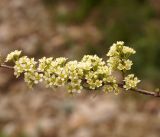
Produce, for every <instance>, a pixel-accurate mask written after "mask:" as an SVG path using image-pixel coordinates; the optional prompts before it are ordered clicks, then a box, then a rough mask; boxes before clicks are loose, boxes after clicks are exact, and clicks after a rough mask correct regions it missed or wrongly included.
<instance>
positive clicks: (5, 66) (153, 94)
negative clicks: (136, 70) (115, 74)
mask: <svg viewBox="0 0 160 137" xmlns="http://www.w3.org/2000/svg"><path fill="white" fill-rule="evenodd" d="M0 67H1V68H6V69H12V70H13V69H14V67H13V66H9V65H6V64H1V65H0ZM118 86H119V87H120V88H122V89H124V88H123V86H124V84H118ZM124 90H125V89H124ZM131 91H133V92H137V93H140V94H144V95H149V96H154V97H160V92H154V91H147V90H144V89H139V88H136V89H131Z"/></svg>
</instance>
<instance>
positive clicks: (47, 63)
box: [6, 42, 140, 94]
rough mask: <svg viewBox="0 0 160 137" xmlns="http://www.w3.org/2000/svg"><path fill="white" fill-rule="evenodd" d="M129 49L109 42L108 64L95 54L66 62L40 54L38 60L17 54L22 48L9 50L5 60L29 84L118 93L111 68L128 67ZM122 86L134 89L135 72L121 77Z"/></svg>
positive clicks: (137, 81)
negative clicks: (11, 64) (122, 79)
mask: <svg viewBox="0 0 160 137" xmlns="http://www.w3.org/2000/svg"><path fill="white" fill-rule="evenodd" d="M134 53H135V51H134V50H133V49H132V48H129V47H126V46H124V42H117V43H115V44H113V45H112V47H111V48H110V51H109V52H108V54H107V56H109V59H108V61H107V64H106V62H105V61H103V60H102V58H100V57H98V56H97V55H85V56H84V57H83V58H82V59H81V61H68V62H67V59H66V58H63V57H60V58H56V59H53V58H52V57H50V58H46V57H43V58H41V59H39V60H38V61H35V60H34V58H28V57H27V56H22V57H20V54H21V51H15V52H12V53H10V54H9V55H8V56H7V58H6V62H9V61H13V62H14V63H15V66H14V71H15V72H14V75H15V76H16V77H19V76H20V75H21V74H24V80H25V82H27V83H28V85H29V86H30V87H32V86H33V85H34V84H38V83H39V82H44V83H45V84H46V86H47V87H59V86H66V87H67V89H68V91H69V92H70V93H74V92H76V93H80V92H81V91H82V89H83V88H86V89H93V90H96V89H100V88H102V89H103V91H105V92H111V91H114V92H115V94H117V93H119V91H120V88H119V86H118V83H117V80H116V77H115V76H113V75H112V72H113V71H114V70H120V71H124V72H125V71H126V70H130V69H131V66H132V64H133V63H132V61H131V60H129V59H128V58H129V56H130V55H131V54H134ZM124 82H125V85H124V88H125V89H126V90H129V89H131V88H135V87H136V86H137V84H138V83H139V82H140V81H139V80H138V78H137V77H134V75H128V76H127V77H125V79H124Z"/></svg>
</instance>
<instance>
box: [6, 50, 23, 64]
mask: <svg viewBox="0 0 160 137" xmlns="http://www.w3.org/2000/svg"><path fill="white" fill-rule="evenodd" d="M20 55H21V51H18V50H15V51H14V52H11V53H10V54H8V55H7V58H6V60H5V62H9V61H16V60H17V59H18V58H19V56H20Z"/></svg>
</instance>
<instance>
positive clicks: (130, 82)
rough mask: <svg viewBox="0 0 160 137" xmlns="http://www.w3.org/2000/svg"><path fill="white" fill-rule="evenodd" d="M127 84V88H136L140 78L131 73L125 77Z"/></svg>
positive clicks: (125, 86)
mask: <svg viewBox="0 0 160 137" xmlns="http://www.w3.org/2000/svg"><path fill="white" fill-rule="evenodd" d="M124 82H125V85H124V86H123V87H124V88H125V89H126V90H129V89H132V88H136V86H137V84H138V83H139V82H140V80H139V79H138V78H137V77H135V76H134V74H130V75H128V76H127V77H125V79H124Z"/></svg>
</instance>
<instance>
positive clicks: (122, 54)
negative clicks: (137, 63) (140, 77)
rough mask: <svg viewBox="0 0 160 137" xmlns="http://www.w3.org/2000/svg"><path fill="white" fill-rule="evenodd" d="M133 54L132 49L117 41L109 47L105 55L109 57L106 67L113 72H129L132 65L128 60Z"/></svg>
mask: <svg viewBox="0 0 160 137" xmlns="http://www.w3.org/2000/svg"><path fill="white" fill-rule="evenodd" d="M135 53H136V52H135V50H134V49H132V48H129V47H127V46H124V42H122V41H118V42H117V43H114V44H113V45H112V46H111V48H110V50H109V52H108V53H107V56H108V57H109V59H108V61H107V62H108V65H109V66H110V67H111V68H112V69H115V70H116V69H117V70H121V71H126V70H130V69H131V66H132V65H133V63H132V61H131V60H129V59H128V58H129V57H130V55H132V54H135Z"/></svg>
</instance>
